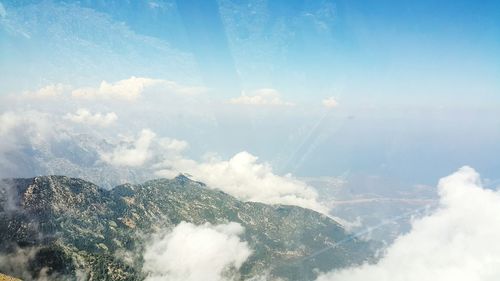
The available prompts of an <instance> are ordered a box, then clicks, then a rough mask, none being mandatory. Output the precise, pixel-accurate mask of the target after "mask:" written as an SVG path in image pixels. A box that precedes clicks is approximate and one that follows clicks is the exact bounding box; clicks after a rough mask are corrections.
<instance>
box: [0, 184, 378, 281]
mask: <svg viewBox="0 0 500 281" xmlns="http://www.w3.org/2000/svg"><path fill="white" fill-rule="evenodd" d="M1 186H2V187H1V188H0V206H1V207H0V241H2V242H1V244H0V252H1V260H0V261H3V262H0V272H3V273H6V274H9V275H12V276H15V277H19V278H23V279H37V278H42V277H47V276H48V277H49V279H69V280H143V279H144V278H145V277H146V275H145V273H144V272H143V271H142V265H143V258H142V253H143V251H144V245H145V242H146V241H147V239H148V237H150V235H151V233H155V232H158V231H160V230H162V229H168V228H172V227H174V226H175V225H178V224H179V223H180V222H182V221H186V222H191V223H194V224H203V223H207V222H208V223H211V224H220V223H227V222H237V223H239V224H241V225H242V226H243V227H244V228H245V232H244V234H243V236H242V240H244V241H247V242H248V244H249V246H250V247H251V248H252V250H253V254H252V255H251V256H250V258H249V259H248V260H247V261H246V262H245V264H244V265H243V266H242V267H241V269H240V275H241V279H248V278H251V277H253V276H257V275H259V274H262V273H263V272H266V271H269V272H270V276H272V277H281V278H283V279H285V280H312V279H314V277H315V276H316V274H317V272H318V271H327V270H332V269H334V268H340V267H344V266H347V265H350V264H353V263H360V262H363V261H366V260H370V257H372V255H371V250H370V247H369V244H368V243H366V242H363V241H359V240H357V239H355V238H352V237H349V235H348V233H346V232H345V230H344V229H343V227H342V226H341V225H339V224H338V223H336V222H335V221H334V220H332V219H330V218H328V217H326V216H324V215H322V214H319V213H316V212H314V211H311V210H308V209H303V208H300V207H294V206H281V205H276V206H270V205H265V204H261V203H253V202H241V201H239V200H237V199H235V198H234V197H232V196H230V195H228V194H225V193H223V192H220V191H215V190H211V189H208V188H205V185H204V184H202V183H199V182H195V181H192V180H190V179H189V178H187V177H185V176H182V175H181V176H178V177H177V178H175V179H173V180H166V179H159V180H152V181H148V182H145V183H143V184H139V185H131V184H125V185H121V186H117V187H115V188H113V189H111V190H106V189H102V188H100V187H98V186H96V185H94V184H92V183H90V182H87V181H84V180H81V179H76V178H68V177H64V176H43V177H36V178H29V179H11V180H4V181H2V182H1ZM339 242H340V243H339Z"/></svg>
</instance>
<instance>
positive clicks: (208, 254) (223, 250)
mask: <svg viewBox="0 0 500 281" xmlns="http://www.w3.org/2000/svg"><path fill="white" fill-rule="evenodd" d="M243 232H244V229H243V227H242V226H241V225H240V224H238V223H234V222H231V223H228V224H221V225H210V224H208V223H207V224H204V225H199V226H197V225H194V224H191V223H187V222H181V223H180V224H179V225H177V226H176V227H175V228H174V229H173V230H172V231H171V232H167V233H165V234H161V235H156V236H155V237H153V241H152V242H151V243H149V245H147V247H146V249H145V252H144V266H143V271H144V272H145V273H146V274H147V278H146V280H147V281H157V280H158V281H159V280H169V281H223V280H228V281H229V280H234V277H235V274H237V270H238V269H239V268H240V267H241V265H242V264H243V263H244V262H245V261H246V260H247V258H248V257H249V256H250V255H251V253H252V251H251V250H250V248H249V247H248V244H247V242H244V241H241V240H240V235H241V234H243Z"/></svg>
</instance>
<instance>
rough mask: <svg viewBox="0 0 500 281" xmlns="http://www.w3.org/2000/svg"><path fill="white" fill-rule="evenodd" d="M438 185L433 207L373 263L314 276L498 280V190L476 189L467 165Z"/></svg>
mask: <svg viewBox="0 0 500 281" xmlns="http://www.w3.org/2000/svg"><path fill="white" fill-rule="evenodd" d="M438 189H439V195H440V206H439V208H438V210H437V211H435V212H434V213H433V214H432V215H430V216H427V217H424V218H422V219H420V220H417V221H415V222H414V223H413V225H412V230H411V232H410V233H408V234H407V235H404V236H401V237H399V238H398V239H397V240H396V241H395V242H394V244H393V245H392V246H390V247H389V248H388V249H387V252H386V255H385V256H384V257H383V258H382V259H381V260H380V261H379V262H378V263H377V264H374V265H363V266H361V267H357V268H352V269H347V270H342V271H338V272H332V273H327V274H323V275H321V276H320V277H319V278H318V279H317V281H366V280H380V281H421V280H454V281H494V280H499V279H500V244H499V243H497V242H498V237H500V216H499V215H498V214H500V192H499V191H492V190H488V189H484V188H482V186H481V181H480V177H479V174H478V173H477V172H476V171H474V169H472V168H470V167H463V168H461V169H459V170H458V171H457V172H455V173H454V174H452V175H450V176H448V177H445V178H443V179H441V180H440V181H439V184H438Z"/></svg>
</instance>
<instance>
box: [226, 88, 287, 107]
mask: <svg viewBox="0 0 500 281" xmlns="http://www.w3.org/2000/svg"><path fill="white" fill-rule="evenodd" d="M229 103H231V104H243V105H253V106H293V105H294V103H292V102H288V101H284V100H283V99H282V98H281V95H280V93H279V92H278V91H277V90H275V89H269V88H266V89H259V90H256V91H254V92H252V93H251V94H250V95H247V94H245V93H243V94H242V95H241V96H239V97H237V98H232V99H230V100H229Z"/></svg>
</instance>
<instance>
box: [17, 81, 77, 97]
mask: <svg viewBox="0 0 500 281" xmlns="http://www.w3.org/2000/svg"><path fill="white" fill-rule="evenodd" d="M69 89H70V87H69V86H67V85H63V84H61V83H57V84H50V85H47V86H45V87H42V88H40V89H38V90H37V91H34V92H25V93H24V95H23V96H24V97H27V98H34V99H50V98H57V97H61V96H62V94H63V93H64V92H65V91H68V90H69Z"/></svg>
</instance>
